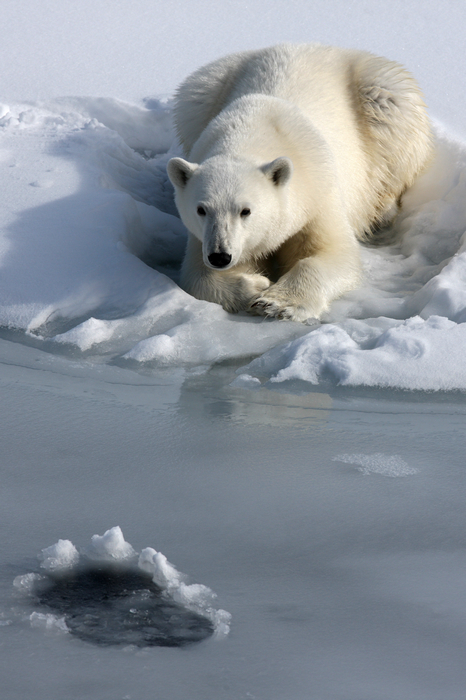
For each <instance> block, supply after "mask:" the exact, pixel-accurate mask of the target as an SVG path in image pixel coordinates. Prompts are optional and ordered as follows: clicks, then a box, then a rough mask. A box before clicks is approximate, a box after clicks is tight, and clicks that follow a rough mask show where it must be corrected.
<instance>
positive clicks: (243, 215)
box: [241, 207, 251, 218]
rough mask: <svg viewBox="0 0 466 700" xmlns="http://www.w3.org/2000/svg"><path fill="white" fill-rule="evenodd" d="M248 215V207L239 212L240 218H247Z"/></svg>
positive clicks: (249, 211)
mask: <svg viewBox="0 0 466 700" xmlns="http://www.w3.org/2000/svg"><path fill="white" fill-rule="evenodd" d="M250 213H251V210H250V209H248V207H246V208H245V209H243V210H242V211H241V216H242V217H243V218H246V216H249V214H250Z"/></svg>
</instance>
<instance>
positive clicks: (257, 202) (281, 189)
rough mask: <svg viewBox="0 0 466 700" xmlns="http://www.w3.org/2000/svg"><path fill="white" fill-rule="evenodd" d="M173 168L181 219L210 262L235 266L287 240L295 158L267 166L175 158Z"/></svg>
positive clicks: (220, 159) (170, 171)
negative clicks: (191, 161)
mask: <svg viewBox="0 0 466 700" xmlns="http://www.w3.org/2000/svg"><path fill="white" fill-rule="evenodd" d="M167 173H168V177H169V178H170V180H171V182H172V184H173V186H174V187H175V201H176V205H177V207H178V211H179V213H180V216H181V219H182V221H183V223H184V225H185V226H186V228H187V229H188V230H189V231H190V232H191V233H192V234H193V235H194V236H196V238H198V239H199V240H200V241H201V243H202V251H203V260H204V263H205V265H206V266H207V267H210V268H214V269H222V270H226V269H229V268H231V267H234V266H235V265H238V264H239V263H241V262H244V261H246V260H250V259H251V257H256V256H257V257H260V256H262V255H264V254H266V253H268V252H271V251H272V250H274V249H276V248H277V247H278V246H279V245H280V244H281V243H282V242H283V240H285V238H286V235H285V236H284V235H283V232H284V230H285V229H286V226H284V219H286V214H287V199H288V198H287V191H288V183H289V181H290V179H291V176H292V173H293V164H292V162H291V160H290V159H289V158H286V157H281V158H276V159H275V160H273V161H272V162H271V163H267V164H265V165H262V166H256V165H254V164H252V163H250V162H248V161H246V160H239V159H238V160H237V159H233V158H226V157H224V156H214V157H212V158H209V159H208V160H206V161H204V162H203V163H201V164H200V165H198V164H197V163H189V162H188V161H186V160H183V158H172V159H171V160H170V161H169V162H168V164H167Z"/></svg>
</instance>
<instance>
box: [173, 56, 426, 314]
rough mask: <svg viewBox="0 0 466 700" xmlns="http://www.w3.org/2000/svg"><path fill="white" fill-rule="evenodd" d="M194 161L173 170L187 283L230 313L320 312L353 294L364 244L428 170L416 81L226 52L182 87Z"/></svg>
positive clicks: (334, 59)
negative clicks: (184, 232)
mask: <svg viewBox="0 0 466 700" xmlns="http://www.w3.org/2000/svg"><path fill="white" fill-rule="evenodd" d="M175 123H176V128H177V131H178V135H179V138H180V140H181V143H182V145H183V148H184V151H185V155H186V158H187V159H189V161H188V160H184V159H182V158H172V159H171V160H170V161H169V163H168V166H167V170H168V175H169V177H170V180H171V181H172V183H173V185H174V187H175V199H176V204H177V207H178V210H179V212H180V216H181V218H182V220H183V222H184V224H185V225H186V227H187V228H188V230H189V232H190V235H189V238H188V246H187V251H186V256H185V259H184V262H183V266H182V272H181V285H182V287H183V288H184V289H185V290H186V291H188V292H189V293H191V294H192V295H193V296H195V297H197V298H199V299H206V300H208V301H213V302H218V303H219V304H221V305H222V306H223V307H224V308H225V309H226V310H227V311H239V310H248V311H251V312H252V313H258V314H263V315H265V316H272V317H276V318H287V319H291V320H294V321H305V320H306V319H308V318H310V317H315V318H319V317H320V316H321V314H322V313H323V312H324V311H326V310H327V309H328V307H329V304H330V302H331V301H332V300H333V299H336V298H337V297H339V296H340V295H341V294H343V293H344V292H347V291H348V290H350V289H353V288H354V287H355V286H357V284H358V281H359V278H360V261H359V250H358V239H360V240H362V239H364V238H365V237H367V236H368V235H370V233H371V231H373V229H374V228H375V227H377V226H379V225H381V224H382V225H383V224H385V223H387V222H388V221H390V219H391V218H393V216H394V215H395V213H396V211H397V207H398V206H399V202H400V198H401V195H402V194H403V192H404V191H405V190H406V188H407V187H409V186H410V185H411V184H412V183H413V181H414V179H415V177H416V176H417V175H418V173H419V172H420V171H421V170H422V169H423V167H424V166H425V165H426V163H427V162H428V160H429V158H430V156H431V152H432V143H431V135H430V125H429V120H428V117H427V115H426V110H425V106H424V103H423V101H422V96H421V93H420V91H419V88H418V86H417V84H416V83H415V81H414V79H413V78H412V77H411V75H410V74H409V73H408V72H407V71H406V70H404V68H403V67H402V66H400V65H398V64H397V63H394V62H393V61H389V60H387V59H385V58H378V57H376V56H373V55H371V54H369V53H366V52H363V51H353V50H346V49H338V48H332V47H326V46H320V45H298V46H295V45H287V44H283V45H279V46H275V47H271V48H267V49H261V50H258V51H249V52H244V53H238V54H234V55H231V56H227V57H226V58H222V59H220V60H218V61H215V62H214V63H211V64H210V65H208V66H205V67H204V68H201V69H199V70H197V71H196V72H195V73H193V75H191V76H190V77H188V78H187V79H186V80H185V82H184V83H183V84H182V85H181V87H180V88H179V90H178V94H177V98H176V103H175Z"/></svg>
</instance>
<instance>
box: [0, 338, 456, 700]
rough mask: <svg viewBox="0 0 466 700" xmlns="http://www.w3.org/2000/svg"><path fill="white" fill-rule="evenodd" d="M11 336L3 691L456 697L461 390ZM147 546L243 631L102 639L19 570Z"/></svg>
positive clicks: (127, 553)
mask: <svg viewBox="0 0 466 700" xmlns="http://www.w3.org/2000/svg"><path fill="white" fill-rule="evenodd" d="M1 351H2V358H3V362H2V366H1V370H2V371H1V390H2V413H3V419H2V438H1V439H2V471H3V476H2V490H1V498H2V507H1V518H2V532H3V533H4V536H3V537H2V542H1V554H0V561H1V574H0V577H1V579H0V582H1V589H0V591H1V592H0V603H1V608H0V620H1V623H2V631H1V639H2V655H1V662H0V663H1V665H2V698H5V699H6V700H10V699H15V700H16V699H17V698H19V697H21V698H34V700H36V699H37V700H42V698H43V699H44V700H45V699H47V700H48V699H49V698H50V697H66V698H103V699H104V698H105V699H106V698H109V699H110V698H112V699H113V698H128V697H129V698H132V699H133V700H134V699H140V700H144V699H145V698H147V697H161V698H165V697H167V698H176V699H179V700H183V699H184V698H187V697H189V698H199V699H201V698H202V699H204V698H206V697H212V698H228V699H231V698H251V697H252V698H274V699H275V698H277V699H278V698H279V699H280V700H281V699H283V700H285V699H288V698H290V697H293V698H299V699H300V700H301V699H303V700H305V699H308V698H310V697H311V698H332V699H333V698H338V699H340V698H345V699H346V698H350V699H353V698H354V700H361V699H362V698H364V699H366V698H367V700H373V699H374V698H384V699H385V698H400V700H404V699H405V698H407V697H409V698H416V699H417V698H419V700H421V699H422V700H426V699H427V698H428V699H429V700H430V699H431V698H432V700H434V699H435V700H438V698H440V697H441V698H443V699H448V700H449V699H450V698H451V699H455V700H457V699H458V700H459V698H461V697H462V696H463V692H464V687H465V683H466V672H465V667H464V654H463V649H464V643H465V636H466V593H465V586H464V581H465V580H466V556H465V548H464V532H465V526H466V516H465V508H464V493H465V471H464V437H465V430H464V426H465V420H466V415H465V414H466V407H465V405H464V401H463V396H462V394H454V393H450V394H448V393H438V392H437V393H431V394H425V393H420V392H406V391H389V390H380V389H372V388H366V389H363V388H360V389H350V388H348V387H337V386H335V385H334V384H331V383H330V382H329V383H328V384H321V385H320V386H319V387H315V388H313V389H312V388H311V390H310V391H309V387H307V386H304V385H303V384H302V383H301V384H299V385H298V384H297V383H294V384H292V383H282V384H280V385H272V386H271V388H267V387H264V386H261V387H258V388H254V387H253V388H243V387H236V386H231V385H230V384H231V382H232V381H233V380H234V377H235V366H234V365H233V366H232V365H224V366H216V367H214V368H212V369H211V370H209V371H205V370H204V371H202V370H200V369H197V370H190V369H179V368H177V369H165V370H164V369H162V370H152V371H151V372H147V374H146V375H143V374H141V373H137V372H134V371H133V370H128V369H125V368H120V367H114V366H113V367H112V366H108V365H100V366H99V365H97V364H95V363H93V362H90V361H86V360H70V359H68V358H60V357H59V356H53V355H50V354H48V353H45V352H43V351H42V350H38V349H36V348H31V347H26V346H25V345H23V344H18V343H15V342H12V341H7V340H2V341H1ZM254 386H257V385H254ZM277 389H278V391H277ZM304 389H306V390H305V391H304ZM387 477H389V478H387ZM396 477H401V478H396ZM114 523H119V525H120V526H121V530H118V528H115V529H112V530H109V528H111V526H112V525H113V524H114ZM105 531H107V532H106V537H104V536H102V535H100V534H98V535H95V533H103V532H105ZM121 532H123V533H124V539H123V536H122V534H121ZM93 535H95V536H94V537H92V536H93ZM91 537H92V545H89V544H88V543H89V542H90V541H91ZM60 540H61V542H60ZM67 540H68V542H66V541H67ZM126 540H127V542H130V543H131V545H132V547H130V546H129V545H127V542H126ZM53 542H56V543H57V544H56V545H54V546H52V543H53ZM128 547H129V548H128ZM151 548H155V549H151ZM42 550H43V551H42ZM78 550H79V553H80V554H76V553H77V552H78ZM147 550H150V551H147ZM155 550H158V551H160V552H163V554H164V555H165V556H166V557H168V558H169V559H170V561H172V562H174V563H175V564H176V567H177V569H168V570H167V569H165V571H171V572H172V573H170V574H166V575H165V576H166V577H165V579H163V580H165V581H168V580H172V581H173V580H175V579H176V573H173V571H175V572H176V571H177V570H178V568H179V570H181V571H183V572H185V573H186V574H187V575H188V580H187V581H186V585H188V586H189V585H193V584H194V585H195V584H199V583H201V585H202V586H208V587H209V588H210V589H212V590H213V591H215V593H216V594H217V598H216V599H215V603H214V604H215V608H216V609H220V608H222V609H224V610H227V611H228V612H229V613H230V614H231V630H230V633H229V634H227V635H226V636H225V635H223V636H222V638H220V639H218V638H215V636H213V637H212V636H208V638H207V639H205V640H204V641H201V642H199V643H193V644H190V645H189V646H188V647H185V648H184V649H182V650H181V649H179V648H166V647H155V646H151V647H149V646H147V647H145V646H144V645H142V646H141V645H138V644H137V640H136V644H131V643H129V644H126V645H125V644H123V645H122V646H101V645H99V644H96V643H93V641H92V640H91V641H89V639H84V640H83V639H82V638H80V637H79V635H76V634H72V633H70V631H67V627H66V622H65V620H64V618H63V615H64V610H63V606H62V608H61V609H58V610H57V607H56V606H55V609H54V608H53V607H51V606H50V600H49V601H48V602H47V600H44V599H42V602H40V601H39V600H37V598H36V599H34V598H31V596H30V595H27V592H28V590H29V591H30V589H31V587H32V586H34V585H35V584H34V581H32V582H31V581H30V579H29V583H28V579H27V578H26V580H23V588H25V589H26V591H24V590H23V591H21V586H20V585H19V584H18V579H17V577H24V576H25V575H27V574H29V575H31V574H36V576H37V575H39V576H44V575H47V572H51V573H52V574H53V575H54V576H56V575H57V574H56V572H57V569H58V570H60V566H62V567H65V569H67V570H68V571H70V570H71V571H72V570H73V567H74V568H75V569H76V567H77V564H76V556H78V557H79V556H81V558H82V557H83V556H84V557H90V558H91V559H92V558H94V560H96V557H97V560H98V561H100V560H102V558H103V560H112V561H114V560H115V559H116V560H121V561H128V560H131V557H133V558H134V556H135V555H136V554H137V552H140V551H142V552H144V551H145V558H146V561H154V559H153V557H154V554H155V553H156V552H155ZM41 551H42V554H41V557H40V562H41V565H40V563H39V561H38V560H37V558H36V555H37V554H38V553H40V552H41ZM162 556H163V555H162ZM99 557H100V559H99ZM147 570H148V571H151V572H152V574H153V572H154V569H152V570H151V569H147ZM163 570H164V569H163V567H162V569H160V567H159V569H158V571H159V582H160V580H162V579H161V578H160V576H162V578H163V575H162V574H161V573H160V571H163ZM54 572H55V573H54ZM173 577H174V578H173ZM15 579H16V586H13V581H14V580H15ZM20 580H21V579H20ZM59 580H60V579H59ZM154 580H155V579H154ZM176 580H178V579H176ZM100 583H101V582H100ZM100 583H99V581H97V582H96V585H95V595H94V596H93V595H92V591H89V590H88V598H89V600H88V601H87V604H88V605H91V606H92V607H93V608H94V609H95V608H97V609H98V608H99V598H101V596H102V590H101V588H100V587H99V586H100ZM97 584H99V585H97ZM86 585H87V586H89V585H90V584H89V578H88V579H86ZM91 588H92V586H91ZM126 588H128V586H126ZM133 588H135V590H137V586H136V587H134V586H133ZM89 601H90V602H89ZM74 602H75V603H76V605H77V606H78V608H79V605H82V608H81V609H78V614H89V610H87V612H86V606H85V604H84V603H82V602H80V601H79V600H78V601H77V602H76V601H74ZM85 602H86V601H85ZM124 602H125V601H123V602H122V604H124ZM140 604H141V603H140V601H139V603H135V604H134V605H131V607H132V608H133V609H134V608H137V606H138V605H140ZM183 609H184V610H187V608H183ZM79 610H80V612H79ZM94 612H95V610H93V613H92V614H94ZM98 614H99V613H98ZM127 614H128V615H129V614H131V613H127ZM204 619H206V618H204ZM78 622H79V619H78ZM126 634H128V632H126Z"/></svg>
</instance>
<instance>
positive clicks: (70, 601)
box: [35, 566, 213, 647]
mask: <svg viewBox="0 0 466 700" xmlns="http://www.w3.org/2000/svg"><path fill="white" fill-rule="evenodd" d="M35 593H36V596H37V598H38V601H39V603H40V604H41V605H43V606H46V607H47V608H49V609H50V610H52V611H53V612H55V613H58V614H60V615H64V617H65V621H66V624H67V626H68V628H69V630H70V632H71V634H74V635H76V636H77V637H79V638H80V639H82V640H83V641H85V642H92V643H93V644H99V645H105V646H108V645H128V644H132V645H135V646H138V647H147V646H164V647H181V646H184V645H186V644H190V643H193V642H200V641H202V640H203V639H206V638H207V637H209V636H210V635H211V634H212V633H213V627H212V624H211V622H210V621H209V620H208V619H207V618H205V617H203V616H201V615H198V614H197V613H195V612H192V611H190V610H187V609H186V608H184V607H182V606H181V605H178V604H177V603H175V602H174V601H173V600H170V599H169V598H167V597H165V596H164V595H163V591H162V590H161V589H160V588H158V587H157V586H156V585H155V584H154V583H153V582H152V579H151V577H150V576H147V575H146V574H144V573H143V572H140V571H137V570H129V569H126V570H121V569H120V568H116V567H108V566H107V567H104V568H100V567H99V568H87V569H83V570H80V571H75V572H71V573H67V574H66V575H54V576H50V575H49V576H48V577H47V578H45V579H42V580H41V581H40V582H39V583H38V584H37V586H36V591H35Z"/></svg>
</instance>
